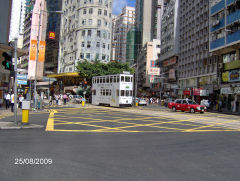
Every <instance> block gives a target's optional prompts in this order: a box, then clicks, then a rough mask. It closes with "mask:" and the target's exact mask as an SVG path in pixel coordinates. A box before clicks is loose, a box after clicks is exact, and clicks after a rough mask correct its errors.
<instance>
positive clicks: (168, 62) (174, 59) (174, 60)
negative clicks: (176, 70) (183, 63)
mask: <svg viewBox="0 0 240 181" xmlns="http://www.w3.org/2000/svg"><path fill="white" fill-rule="evenodd" d="M175 63H177V58H176V57H174V58H171V59H169V60H166V61H164V62H163V66H164V67H167V66H169V65H173V64H175Z"/></svg>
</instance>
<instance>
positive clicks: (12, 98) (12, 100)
mask: <svg viewBox="0 0 240 181" xmlns="http://www.w3.org/2000/svg"><path fill="white" fill-rule="evenodd" d="M13 108H14V94H13V92H12V94H11V111H12V112H13V110H14V109H13Z"/></svg>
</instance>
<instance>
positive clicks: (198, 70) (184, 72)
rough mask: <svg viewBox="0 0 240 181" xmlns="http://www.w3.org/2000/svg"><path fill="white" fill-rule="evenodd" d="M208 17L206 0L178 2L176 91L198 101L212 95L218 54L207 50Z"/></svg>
mask: <svg viewBox="0 0 240 181" xmlns="http://www.w3.org/2000/svg"><path fill="white" fill-rule="evenodd" d="M208 19H209V1H207V0H204V1H190V2H189V1H187V0H183V1H181V3H180V51H179V58H178V78H179V88H180V90H179V92H178V93H179V95H180V96H192V97H193V98H195V100H196V101H198V102H199V103H200V99H202V97H203V96H209V94H211V95H213V94H214V84H216V81H217V57H216V56H214V55H213V54H212V53H209V46H208V45H209V39H208V32H209V23H208ZM184 91H185V92H184ZM189 91H190V94H189Z"/></svg>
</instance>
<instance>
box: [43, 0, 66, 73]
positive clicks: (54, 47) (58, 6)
mask: <svg viewBox="0 0 240 181" xmlns="http://www.w3.org/2000/svg"><path fill="white" fill-rule="evenodd" d="M47 10H48V11H49V12H50V13H48V24H47V38H46V54H45V57H46V58H45V63H44V70H45V72H46V73H57V69H58V53H59V51H58V50H59V36H60V23H61V15H60V14H58V13H55V11H61V10H62V0H55V1H52V0H47ZM51 12H52V13H51ZM51 34H52V35H53V36H54V37H52V36H51Z"/></svg>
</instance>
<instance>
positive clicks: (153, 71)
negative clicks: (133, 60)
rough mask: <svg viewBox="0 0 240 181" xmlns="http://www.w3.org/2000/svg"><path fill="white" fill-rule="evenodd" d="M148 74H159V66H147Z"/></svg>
mask: <svg viewBox="0 0 240 181" xmlns="http://www.w3.org/2000/svg"><path fill="white" fill-rule="evenodd" d="M148 75H160V68H156V67H151V68H149V70H148Z"/></svg>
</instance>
